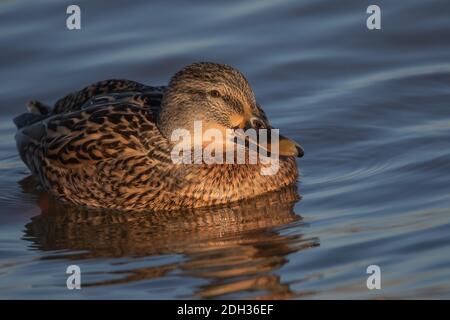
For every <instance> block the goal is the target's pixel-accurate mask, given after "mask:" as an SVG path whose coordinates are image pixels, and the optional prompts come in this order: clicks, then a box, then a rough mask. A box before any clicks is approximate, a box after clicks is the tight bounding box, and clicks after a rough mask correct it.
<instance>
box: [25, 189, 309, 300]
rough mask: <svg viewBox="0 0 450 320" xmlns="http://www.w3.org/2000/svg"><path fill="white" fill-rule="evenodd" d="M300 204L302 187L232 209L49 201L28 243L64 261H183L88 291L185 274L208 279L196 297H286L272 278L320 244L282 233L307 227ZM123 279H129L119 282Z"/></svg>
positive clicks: (129, 273) (129, 272)
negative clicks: (148, 208)
mask: <svg viewBox="0 0 450 320" xmlns="http://www.w3.org/2000/svg"><path fill="white" fill-rule="evenodd" d="M298 199H299V196H298V194H297V192H296V188H295V187H289V188H286V189H282V190H280V191H278V192H274V193H271V194H267V195H265V196H264V197H259V198H256V199H251V200H245V201H241V202H238V203H235V204H232V205H228V206H220V207H214V208H203V209H197V210H195V211H194V210H187V211H180V212H170V213H169V212H156V213H141V212H136V213H120V212H108V211H100V210H86V209H80V208H78V207H73V206H63V205H61V204H59V203H57V202H53V201H50V202H49V205H48V206H47V207H46V208H45V209H43V211H42V214H41V215H39V216H36V217H34V218H33V219H32V221H31V222H30V223H28V224H27V225H26V231H25V233H26V235H25V238H26V239H27V240H29V241H32V242H33V243H34V245H33V247H34V248H37V249H40V250H42V251H45V252H48V254H52V253H51V252H49V251H53V250H64V252H65V253H64V256H61V258H70V259H91V258H97V259H99V258H101V259H109V258H118V257H121V258H127V257H144V256H145V257H147V256H159V255H168V254H182V255H183V256H184V259H183V261H182V262H179V263H166V264H163V265H157V266H154V265H152V266H145V267H139V268H132V269H130V270H127V272H124V271H123V270H122V271H120V272H114V271H112V272H111V273H112V274H115V276H114V279H113V280H104V281H101V282H96V283H90V284H86V285H85V286H90V285H91V286H98V285H108V284H109V285H121V284H127V283H129V282H133V281H137V280H140V281H142V280H148V279H154V278H161V277H164V276H165V274H166V273H167V272H169V271H171V270H181V271H182V274H184V275H186V276H187V277H198V278H203V279H208V282H207V284H206V285H205V286H204V287H201V288H199V289H198V291H197V292H196V295H197V296H201V297H218V296H225V295H227V294H230V293H234V292H237V291H239V292H247V291H253V290H260V291H262V292H264V291H265V293H268V294H269V295H277V296H279V297H285V296H290V295H291V294H292V292H290V290H289V286H287V285H284V284H281V283H280V279H279V278H278V277H277V276H276V275H273V274H271V273H272V272H273V270H276V269H277V268H279V267H281V266H282V265H283V264H285V263H286V262H287V259H286V255H287V254H289V253H292V252H295V251H299V250H302V249H305V248H308V247H311V246H314V245H317V240H316V239H302V235H301V234H298V233H297V234H290V235H282V233H281V232H280V231H278V229H277V228H279V227H281V226H285V225H286V224H294V225H297V226H300V225H301V224H302V222H301V217H300V216H298V215H296V214H295V213H294V212H293V207H294V204H295V202H297V201H298ZM67 250H69V251H67ZM71 251H72V252H73V253H71ZM118 273H120V274H125V275H124V276H123V277H121V278H119V279H117V274H118Z"/></svg>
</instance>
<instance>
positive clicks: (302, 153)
mask: <svg viewBox="0 0 450 320" xmlns="http://www.w3.org/2000/svg"><path fill="white" fill-rule="evenodd" d="M295 148H296V150H297V158H302V157H303V156H304V155H305V150H303V148H302V147H300V146H299V145H298V144H297V145H295Z"/></svg>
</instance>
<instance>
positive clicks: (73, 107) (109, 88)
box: [52, 79, 165, 114]
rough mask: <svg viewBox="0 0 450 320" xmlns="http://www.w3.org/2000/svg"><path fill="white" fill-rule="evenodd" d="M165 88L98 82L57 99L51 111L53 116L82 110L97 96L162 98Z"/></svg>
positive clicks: (122, 80)
mask: <svg viewBox="0 0 450 320" xmlns="http://www.w3.org/2000/svg"><path fill="white" fill-rule="evenodd" d="M164 89H165V87H164V86H161V87H151V86H147V85H144V84H142V83H139V82H136V81H132V80H126V79H110V80H104V81H100V82H97V83H94V84H91V85H89V86H87V87H85V88H83V89H82V90H80V91H76V92H73V93H71V94H69V95H67V96H65V97H63V98H61V99H59V100H58V101H57V102H56V103H55V106H54V108H53V110H52V113H53V114H60V113H68V112H73V111H77V110H80V109H82V108H83V107H85V106H87V105H89V102H90V101H93V100H94V99H95V98H96V97H97V96H102V95H103V96H105V95H111V97H110V98H114V94H119V93H126V94H128V95H133V94H142V93H143V94H145V95H147V96H152V95H153V96H156V97H157V98H161V97H162V92H163V91H164Z"/></svg>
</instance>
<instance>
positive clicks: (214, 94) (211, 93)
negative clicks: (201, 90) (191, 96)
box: [209, 90, 220, 98]
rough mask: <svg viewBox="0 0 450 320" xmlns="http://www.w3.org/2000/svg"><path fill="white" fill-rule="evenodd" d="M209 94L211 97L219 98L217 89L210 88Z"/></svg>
mask: <svg viewBox="0 0 450 320" xmlns="http://www.w3.org/2000/svg"><path fill="white" fill-rule="evenodd" d="M209 94H210V96H211V97H214V98H220V92H219V91H217V90H211V91H210V92H209Z"/></svg>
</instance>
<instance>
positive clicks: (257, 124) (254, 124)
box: [250, 118, 265, 129]
mask: <svg viewBox="0 0 450 320" xmlns="http://www.w3.org/2000/svg"><path fill="white" fill-rule="evenodd" d="M250 122H251V124H252V127H253V128H255V129H262V128H264V127H265V126H264V123H263V122H262V121H261V120H259V119H257V118H252V119H251V120H250Z"/></svg>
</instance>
